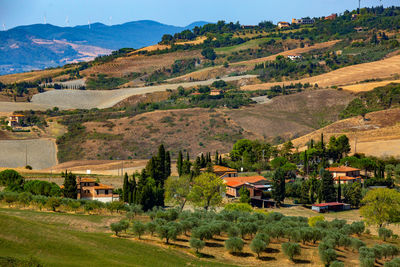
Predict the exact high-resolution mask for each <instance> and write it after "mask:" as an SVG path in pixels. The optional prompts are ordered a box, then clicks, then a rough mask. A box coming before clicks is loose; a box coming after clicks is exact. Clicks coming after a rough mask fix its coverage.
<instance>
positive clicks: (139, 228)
mask: <svg viewBox="0 0 400 267" xmlns="http://www.w3.org/2000/svg"><path fill="white" fill-rule="evenodd" d="M132 230H133V233H134V234H135V235H136V236H137V237H138V238H139V239H140V236H141V235H143V234H144V233H145V232H146V225H145V224H143V223H142V222H139V221H136V222H134V223H133V226H132Z"/></svg>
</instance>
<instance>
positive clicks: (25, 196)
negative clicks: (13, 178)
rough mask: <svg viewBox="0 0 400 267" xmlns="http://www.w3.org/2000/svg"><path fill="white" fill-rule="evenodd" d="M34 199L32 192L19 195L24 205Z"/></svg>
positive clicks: (19, 200) (19, 199) (20, 201)
mask: <svg viewBox="0 0 400 267" xmlns="http://www.w3.org/2000/svg"><path fill="white" fill-rule="evenodd" d="M31 201H32V194H31V193H28V192H22V193H21V194H19V195H18V202H19V203H21V204H22V205H23V206H24V207H25V206H26V205H29V203H30V202H31Z"/></svg>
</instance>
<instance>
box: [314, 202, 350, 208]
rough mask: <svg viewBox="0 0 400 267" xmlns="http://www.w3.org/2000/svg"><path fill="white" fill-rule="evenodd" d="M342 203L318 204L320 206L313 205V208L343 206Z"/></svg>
mask: <svg viewBox="0 0 400 267" xmlns="http://www.w3.org/2000/svg"><path fill="white" fill-rule="evenodd" d="M343 205H344V204H343V203H339V202H328V203H320V204H314V205H313V206H314V207H327V206H343Z"/></svg>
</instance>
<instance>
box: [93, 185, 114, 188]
mask: <svg viewBox="0 0 400 267" xmlns="http://www.w3.org/2000/svg"><path fill="white" fill-rule="evenodd" d="M94 189H114V187H112V186H111V185H106V184H99V185H96V186H94Z"/></svg>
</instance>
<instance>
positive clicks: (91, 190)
mask: <svg viewBox="0 0 400 267" xmlns="http://www.w3.org/2000/svg"><path fill="white" fill-rule="evenodd" d="M77 184H78V199H90V200H98V201H101V202H112V201H118V200H119V196H118V195H117V194H114V193H113V190H114V187H112V186H110V185H105V184H101V183H98V182H96V180H95V179H92V178H78V179H77Z"/></svg>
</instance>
